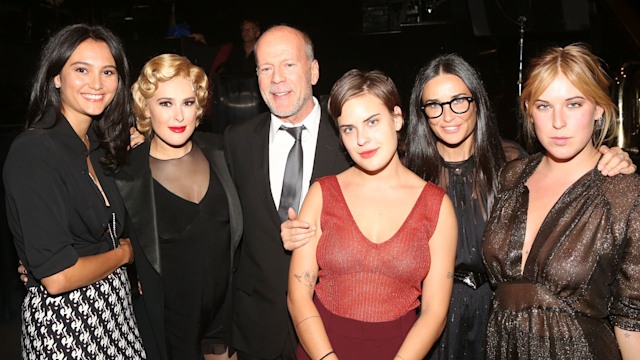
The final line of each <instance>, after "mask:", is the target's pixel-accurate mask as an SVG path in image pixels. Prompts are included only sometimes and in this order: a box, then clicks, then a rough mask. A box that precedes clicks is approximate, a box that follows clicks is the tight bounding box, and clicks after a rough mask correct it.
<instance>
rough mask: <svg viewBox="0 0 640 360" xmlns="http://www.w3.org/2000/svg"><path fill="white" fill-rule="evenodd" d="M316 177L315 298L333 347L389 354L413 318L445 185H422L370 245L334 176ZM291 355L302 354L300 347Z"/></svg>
mask: <svg viewBox="0 0 640 360" xmlns="http://www.w3.org/2000/svg"><path fill="white" fill-rule="evenodd" d="M318 182H319V183H320V186H321V187H322V201H323V205H322V213H321V220H320V222H321V227H322V236H321V238H320V241H319V242H318V248H317V252H316V258H317V260H318V265H319V268H320V270H319V272H318V278H319V283H318V284H317V285H316V288H315V298H314V302H315V304H316V306H317V307H318V311H319V312H320V316H321V318H322V320H323V323H324V326H325V329H326V330H327V334H328V336H329V339H330V341H331V345H332V346H333V350H334V351H335V353H336V354H337V355H338V357H339V358H340V359H341V360H348V359H392V358H393V356H394V355H395V354H396V352H397V350H398V349H399V348H400V346H401V345H402V342H403V341H404V338H405V336H406V334H407V333H408V332H409V330H410V329H411V327H412V326H413V323H414V322H415V319H416V317H417V314H416V308H417V307H418V306H420V300H419V297H420V295H421V294H422V287H421V283H422V280H424V278H425V277H426V276H427V274H428V272H429V267H430V264H431V255H430V252H429V239H430V238H431V236H432V235H433V231H434V230H435V227H436V225H437V223H438V215H439V212H440V205H441V203H442V199H443V197H444V190H443V189H441V188H440V187H438V186H436V185H434V184H432V183H427V184H426V185H425V186H424V188H423V190H422V192H421V193H420V196H419V197H418V199H417V200H416V203H415V204H414V206H413V208H412V210H411V212H410V213H409V215H408V216H407V218H406V219H405V221H404V223H403V224H402V226H401V227H400V229H398V231H397V232H396V233H395V234H394V235H393V236H392V237H391V238H389V239H388V240H386V241H385V242H383V243H380V244H376V243H373V242H371V241H369V239H367V238H366V237H365V236H364V235H363V234H362V232H361V231H360V229H359V228H358V226H357V224H356V222H355V220H354V219H353V216H352V214H351V212H350V210H349V208H348V206H347V203H346V201H345V199H344V196H343V194H342V190H341V189H340V184H339V183H338V180H337V178H336V177H335V176H328V177H324V178H321V179H319V180H318ZM297 354H298V358H299V359H308V357H307V355H306V353H305V352H304V350H303V349H302V348H301V347H299V349H298V352H297Z"/></svg>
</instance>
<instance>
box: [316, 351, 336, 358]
mask: <svg viewBox="0 0 640 360" xmlns="http://www.w3.org/2000/svg"><path fill="white" fill-rule="evenodd" d="M333 353H334V352H333V350H331V351H329V352H328V353H326V354H324V356H323V357H321V358H320V359H318V360H324V358H326V357H327V356H329V355H331V354H333Z"/></svg>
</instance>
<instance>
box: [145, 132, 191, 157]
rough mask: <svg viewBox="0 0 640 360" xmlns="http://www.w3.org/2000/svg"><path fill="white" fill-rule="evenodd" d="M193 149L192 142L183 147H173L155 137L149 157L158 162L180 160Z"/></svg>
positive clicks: (152, 140)
mask: <svg viewBox="0 0 640 360" xmlns="http://www.w3.org/2000/svg"><path fill="white" fill-rule="evenodd" d="M192 147H193V143H192V142H191V140H189V141H187V142H186V143H184V144H183V145H182V146H177V147H173V146H170V145H168V144H167V143H165V142H163V141H162V140H159V139H158V138H157V137H153V139H151V146H150V149H149V155H151V156H153V157H154V158H156V159H158V160H172V159H179V158H181V157H183V156H185V155H187V154H188V153H190V152H191V148H192Z"/></svg>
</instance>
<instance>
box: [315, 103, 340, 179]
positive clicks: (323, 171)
mask: <svg viewBox="0 0 640 360" xmlns="http://www.w3.org/2000/svg"><path fill="white" fill-rule="evenodd" d="M344 159H345V150H344V149H343V148H342V145H341V144H340V140H339V138H338V135H337V130H336V128H335V126H334V123H333V120H332V119H331V117H330V116H329V114H328V112H327V111H326V109H322V115H321V116H320V126H319V127H318V142H317V144H316V156H315V159H314V162H313V173H312V174H311V182H312V183H313V182H314V181H315V180H316V179H318V178H319V177H323V176H326V175H329V174H331V175H335V174H337V170H338V169H341V168H344V169H346V168H347V167H346V166H345V165H343V164H341V163H344V162H345V160H344ZM309 185H311V184H309Z"/></svg>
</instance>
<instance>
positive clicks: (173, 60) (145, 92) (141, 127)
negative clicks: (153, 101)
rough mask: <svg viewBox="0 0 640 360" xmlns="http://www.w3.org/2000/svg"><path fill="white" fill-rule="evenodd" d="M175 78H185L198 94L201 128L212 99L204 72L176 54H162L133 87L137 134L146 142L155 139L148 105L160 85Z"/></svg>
mask: <svg viewBox="0 0 640 360" xmlns="http://www.w3.org/2000/svg"><path fill="white" fill-rule="evenodd" d="M175 77H183V78H185V79H189V81H191V85H192V86H193V90H194V91H195V93H196V108H197V114H196V126H198V125H199V124H200V120H201V119H202V114H203V112H204V107H203V106H204V105H205V104H206V103H207V96H208V95H209V90H208V89H209V79H207V75H206V74H205V72H204V70H202V69H201V68H200V67H198V66H196V65H193V64H192V63H191V62H190V61H189V59H187V58H186V57H184V56H180V55H176V54H162V55H158V56H156V57H154V58H153V59H151V60H149V61H148V62H147V63H146V64H145V65H144V67H143V68H142V70H141V71H140V76H138V80H136V82H135V83H134V84H133V86H132V87H131V92H132V95H133V105H132V106H133V113H134V115H135V117H136V126H137V128H138V131H140V133H142V135H144V137H145V138H147V139H148V138H150V137H151V136H152V135H153V128H152V127H151V118H149V117H148V116H147V106H148V105H147V101H148V100H149V99H150V98H151V97H153V95H154V94H155V92H156V90H157V89H158V85H159V84H160V83H161V82H165V81H169V80H171V79H173V78H175Z"/></svg>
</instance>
